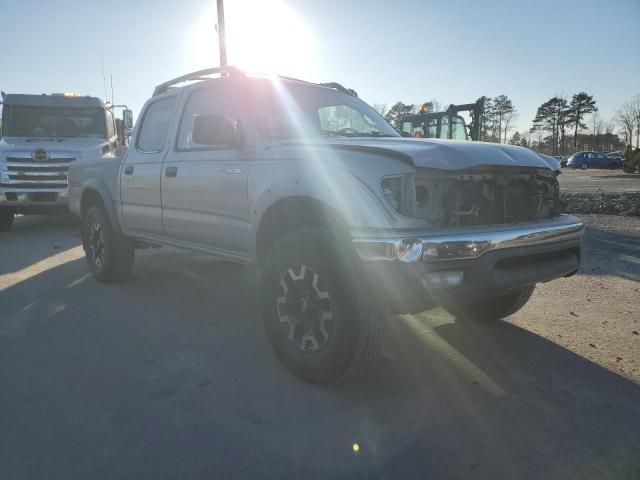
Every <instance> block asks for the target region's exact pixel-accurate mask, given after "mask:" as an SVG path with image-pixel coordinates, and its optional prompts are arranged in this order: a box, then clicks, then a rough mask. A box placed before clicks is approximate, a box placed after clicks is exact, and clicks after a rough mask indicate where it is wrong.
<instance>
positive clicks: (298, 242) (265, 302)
mask: <svg viewBox="0 0 640 480" xmlns="http://www.w3.org/2000/svg"><path fill="white" fill-rule="evenodd" d="M357 271H358V268H357V266H356V263H355V261H354V257H353V253H352V252H350V251H349V248H348V246H347V247H345V246H341V245H340V242H338V241H335V240H331V239H330V238H329V237H328V236H327V235H326V234H325V233H324V232H323V231H321V230H316V229H300V230H295V231H293V232H290V233H288V234H286V235H285V236H284V237H282V238H281V239H279V240H278V241H276V243H275V244H274V246H273V247H272V248H271V250H270V251H269V253H268V255H267V259H266V261H265V264H264V266H263V269H262V300H261V301H262V316H263V322H264V328H265V332H266V334H267V338H268V340H269V343H270V344H271V347H272V348H273V350H274V351H275V353H276V356H277V357H278V359H279V360H280V361H281V362H282V364H283V365H284V366H285V367H286V368H287V369H288V370H290V371H291V372H292V373H293V374H294V375H296V376H297V377H299V378H300V379H302V380H304V381H306V382H309V383H314V384H320V385H324V384H332V383H336V382H338V381H339V380H341V379H342V378H344V377H346V376H350V375H353V374H357V373H359V372H360V371H362V370H363V369H364V368H365V367H366V366H367V365H368V364H369V363H371V362H372V361H373V360H374V359H375V358H376V357H377V356H378V354H379V352H380V350H381V346H382V337H383V324H384V315H383V313H382V310H381V309H380V307H379V306H377V305H376V304H375V301H373V300H372V299H368V298H366V296H365V291H366V289H365V287H363V286H362V283H361V282H358V281H357V280H356V279H357V278H358V277H357Z"/></svg>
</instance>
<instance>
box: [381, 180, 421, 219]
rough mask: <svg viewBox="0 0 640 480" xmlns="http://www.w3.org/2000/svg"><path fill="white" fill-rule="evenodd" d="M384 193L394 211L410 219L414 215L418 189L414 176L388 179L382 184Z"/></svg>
mask: <svg viewBox="0 0 640 480" xmlns="http://www.w3.org/2000/svg"><path fill="white" fill-rule="evenodd" d="M380 186H381V188H382V193H383V194H384V196H385V198H386V199H387V201H388V202H389V205H391V206H392V207H393V209H394V210H395V211H396V212H398V213H400V214H402V215H406V216H408V217H411V216H413V215H414V212H415V198H416V187H415V177H414V176H413V175H404V176H397V177H387V178H384V179H382V182H381V183H380Z"/></svg>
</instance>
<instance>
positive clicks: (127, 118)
mask: <svg viewBox="0 0 640 480" xmlns="http://www.w3.org/2000/svg"><path fill="white" fill-rule="evenodd" d="M122 123H123V124H124V131H125V132H126V131H127V130H131V129H132V128H133V111H131V110H129V109H126V110H123V111H122Z"/></svg>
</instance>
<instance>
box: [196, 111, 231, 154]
mask: <svg viewBox="0 0 640 480" xmlns="http://www.w3.org/2000/svg"><path fill="white" fill-rule="evenodd" d="M192 140H193V143H195V144H200V145H216V146H223V147H238V146H240V144H241V135H240V130H239V128H238V122H237V121H236V120H232V119H230V118H227V117H223V116H221V115H197V116H195V118H194V119H193V135H192Z"/></svg>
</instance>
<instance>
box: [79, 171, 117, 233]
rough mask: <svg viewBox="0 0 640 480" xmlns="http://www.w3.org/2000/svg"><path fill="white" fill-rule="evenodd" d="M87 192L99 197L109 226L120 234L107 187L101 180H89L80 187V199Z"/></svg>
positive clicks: (113, 205)
mask: <svg viewBox="0 0 640 480" xmlns="http://www.w3.org/2000/svg"><path fill="white" fill-rule="evenodd" d="M88 190H93V191H95V192H96V193H97V194H98V195H99V196H100V198H101V199H102V203H103V204H104V208H105V211H106V212H107V216H108V217H109V221H110V222H111V225H113V226H114V227H115V228H116V229H118V231H120V232H122V228H121V226H120V220H119V217H118V215H117V212H116V204H115V202H114V201H113V197H112V195H111V192H110V190H109V187H107V185H106V184H105V183H104V182H103V181H102V180H99V179H97V178H90V179H89V180H87V181H86V182H85V183H84V185H83V186H82V194H81V196H80V198H81V199H82V198H83V197H84V195H85V193H86V192H87V191H88ZM81 203H82V200H81Z"/></svg>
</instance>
